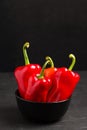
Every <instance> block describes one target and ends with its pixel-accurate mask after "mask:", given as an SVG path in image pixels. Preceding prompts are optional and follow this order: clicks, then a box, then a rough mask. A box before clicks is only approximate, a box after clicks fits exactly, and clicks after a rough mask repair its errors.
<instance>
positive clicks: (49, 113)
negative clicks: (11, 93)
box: [15, 90, 71, 122]
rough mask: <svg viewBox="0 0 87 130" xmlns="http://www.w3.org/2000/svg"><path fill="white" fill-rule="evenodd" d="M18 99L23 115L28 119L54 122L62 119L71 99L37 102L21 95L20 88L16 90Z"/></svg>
mask: <svg viewBox="0 0 87 130" xmlns="http://www.w3.org/2000/svg"><path fill="white" fill-rule="evenodd" d="M15 96H16V101H17V105H18V108H19V110H20V111H21V113H22V115H23V117H25V118H26V119H28V120H34V121H41V122H52V121H57V120H60V119H61V118H62V117H63V116H64V114H65V113H66V111H67V109H68V107H69V104H70V99H71V98H69V99H67V100H64V101H61V102H53V103H42V102H40V103H37V102H32V101H27V100H24V99H23V98H21V97H20V95H19V92H18V90H16V91H15Z"/></svg>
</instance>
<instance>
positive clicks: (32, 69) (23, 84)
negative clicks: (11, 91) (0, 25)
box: [14, 42, 41, 98]
mask: <svg viewBox="0 0 87 130" xmlns="http://www.w3.org/2000/svg"><path fill="white" fill-rule="evenodd" d="M28 47H29V43H28V42H26V43H25V44H24V46H23V55H24V59H25V65H23V66H18V67H17V68H16V69H15V71H14V75H15V78H16V80H17V83H18V90H19V93H20V96H21V97H23V98H24V96H25V92H26V89H27V86H28V78H29V77H30V76H31V75H32V74H33V73H34V74H37V73H40V71H41V66H40V65H38V64H30V62H29V58H28V55H27V52H26V48H28Z"/></svg>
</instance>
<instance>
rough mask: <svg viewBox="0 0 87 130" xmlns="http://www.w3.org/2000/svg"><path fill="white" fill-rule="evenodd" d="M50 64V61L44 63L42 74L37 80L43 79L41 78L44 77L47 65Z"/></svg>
mask: <svg viewBox="0 0 87 130" xmlns="http://www.w3.org/2000/svg"><path fill="white" fill-rule="evenodd" d="M49 63H50V60H47V61H46V62H45V63H44V65H43V67H42V70H41V72H40V74H39V75H37V78H38V79H41V78H43V77H44V69H45V68H46V66H47V64H49Z"/></svg>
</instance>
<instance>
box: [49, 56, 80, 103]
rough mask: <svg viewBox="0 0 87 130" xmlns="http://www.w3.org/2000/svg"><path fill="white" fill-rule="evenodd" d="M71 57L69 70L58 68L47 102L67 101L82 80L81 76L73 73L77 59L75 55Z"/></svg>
mask: <svg viewBox="0 0 87 130" xmlns="http://www.w3.org/2000/svg"><path fill="white" fill-rule="evenodd" d="M69 57H70V58H72V64H71V65H70V67H69V69H67V68H65V67H61V68H57V71H56V72H55V73H54V74H53V79H52V80H53V84H52V88H51V89H50V91H49V93H48V96H47V102H57V101H61V100H66V99H67V98H69V97H70V96H71V95H72V93H73V91H74V89H75V87H76V85H77V83H78V82H79V80H80V75H79V74H78V73H75V72H73V71H71V70H72V68H73V66H74V64H75V61H76V58H75V56H74V55H73V54H70V55H69Z"/></svg>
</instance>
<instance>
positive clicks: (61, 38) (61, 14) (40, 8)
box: [0, 0, 87, 71]
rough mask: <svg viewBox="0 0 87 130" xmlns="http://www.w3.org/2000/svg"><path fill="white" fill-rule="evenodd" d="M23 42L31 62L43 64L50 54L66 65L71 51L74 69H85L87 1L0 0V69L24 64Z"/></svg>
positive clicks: (9, 69)
mask: <svg viewBox="0 0 87 130" xmlns="http://www.w3.org/2000/svg"><path fill="white" fill-rule="evenodd" d="M26 41H29V42H30V48H29V49H28V50H27V51H28V55H29V57H30V61H31V63H38V64H41V65H42V64H43V63H44V61H45V56H47V55H49V56H51V57H52V58H53V60H54V63H55V66H58V67H60V66H66V67H68V66H69V64H70V60H69V58H68V55H69V53H74V54H75V55H76V58H77V62H76V65H75V68H74V69H75V70H87V58H86V57H87V50H86V44H87V0H60V1H58V0H1V1H0V71H14V69H15V67H16V66H19V65H23V64H24V60H23V55H22V46H23V44H24V43H25V42H26Z"/></svg>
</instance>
